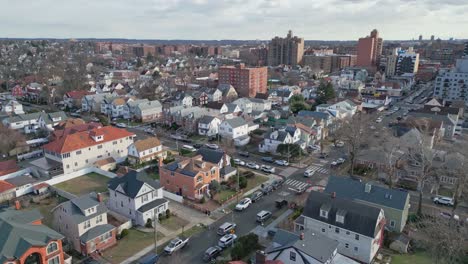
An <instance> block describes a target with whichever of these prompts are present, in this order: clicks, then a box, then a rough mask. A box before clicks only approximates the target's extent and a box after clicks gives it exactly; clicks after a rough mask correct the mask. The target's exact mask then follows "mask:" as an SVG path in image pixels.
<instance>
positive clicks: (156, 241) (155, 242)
mask: <svg viewBox="0 0 468 264" xmlns="http://www.w3.org/2000/svg"><path fill="white" fill-rule="evenodd" d="M153 219H154V220H153V229H154V253H156V254H157V253H158V229H157V224H158V219H157V218H156V211H155V210H153Z"/></svg>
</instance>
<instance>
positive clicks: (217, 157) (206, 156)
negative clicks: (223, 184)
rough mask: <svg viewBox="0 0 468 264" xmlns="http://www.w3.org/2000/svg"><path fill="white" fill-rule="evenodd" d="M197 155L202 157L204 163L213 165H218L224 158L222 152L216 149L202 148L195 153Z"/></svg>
mask: <svg viewBox="0 0 468 264" xmlns="http://www.w3.org/2000/svg"><path fill="white" fill-rule="evenodd" d="M197 154H198V155H201V156H202V159H203V160H204V161H208V162H211V163H214V164H219V162H220V161H221V160H222V159H223V157H224V151H222V150H217V149H210V148H207V147H202V148H200V149H199V150H198V151H197Z"/></svg>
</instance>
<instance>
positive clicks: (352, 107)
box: [316, 100, 358, 119]
mask: <svg viewBox="0 0 468 264" xmlns="http://www.w3.org/2000/svg"><path fill="white" fill-rule="evenodd" d="M357 108H358V107H357V105H356V104H355V103H353V102H351V101H350V100H344V101H341V102H338V103H335V104H321V105H318V106H317V107H316V111H317V112H325V113H326V112H328V113H330V114H331V115H332V116H334V117H336V118H338V119H344V118H350V117H352V116H353V115H354V114H355V113H356V111H357Z"/></svg>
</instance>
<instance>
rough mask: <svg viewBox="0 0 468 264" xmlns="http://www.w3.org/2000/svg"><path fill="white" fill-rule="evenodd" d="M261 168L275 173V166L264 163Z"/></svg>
mask: <svg viewBox="0 0 468 264" xmlns="http://www.w3.org/2000/svg"><path fill="white" fill-rule="evenodd" d="M260 169H261V170H262V171H264V172H266V173H275V167H272V166H268V165H262V166H261V167H260Z"/></svg>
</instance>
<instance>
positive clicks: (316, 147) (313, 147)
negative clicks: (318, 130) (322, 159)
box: [307, 145, 321, 150]
mask: <svg viewBox="0 0 468 264" xmlns="http://www.w3.org/2000/svg"><path fill="white" fill-rule="evenodd" d="M307 147H308V148H309V149H312V150H320V149H321V148H320V146H319V145H309V146H307Z"/></svg>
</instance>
